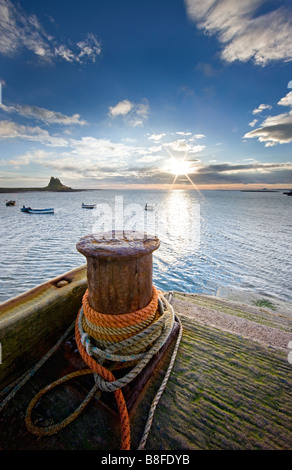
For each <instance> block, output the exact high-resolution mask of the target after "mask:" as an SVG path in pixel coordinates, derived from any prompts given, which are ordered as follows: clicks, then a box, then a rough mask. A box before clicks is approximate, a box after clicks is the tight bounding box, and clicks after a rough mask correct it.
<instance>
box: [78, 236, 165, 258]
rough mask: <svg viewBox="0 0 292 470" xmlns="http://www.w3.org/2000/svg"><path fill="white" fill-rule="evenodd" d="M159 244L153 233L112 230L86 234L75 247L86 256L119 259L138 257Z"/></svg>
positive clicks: (150, 251)
mask: <svg viewBox="0 0 292 470" xmlns="http://www.w3.org/2000/svg"><path fill="white" fill-rule="evenodd" d="M159 246H160V240H159V238H157V237H156V236H154V235H148V234H144V233H142V232H126V231H118V230H112V231H111V232H105V233H93V234H90V235H86V236H84V237H82V238H80V240H79V242H78V243H77V245H76V248H77V250H78V251H79V252H80V253H81V254H82V255H84V256H86V257H90V258H110V259H120V258H139V257H140V256H144V255H147V254H149V253H152V252H153V251H154V250H157V248H159Z"/></svg>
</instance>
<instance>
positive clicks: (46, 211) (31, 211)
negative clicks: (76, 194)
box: [20, 207, 54, 214]
mask: <svg viewBox="0 0 292 470" xmlns="http://www.w3.org/2000/svg"><path fill="white" fill-rule="evenodd" d="M20 210H21V212H26V213H28V214H54V209H53V208H51V209H30V208H29V207H22V208H21V209H20Z"/></svg>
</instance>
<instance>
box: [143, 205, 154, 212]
mask: <svg viewBox="0 0 292 470" xmlns="http://www.w3.org/2000/svg"><path fill="white" fill-rule="evenodd" d="M145 211H154V204H145Z"/></svg>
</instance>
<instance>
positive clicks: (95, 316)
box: [75, 286, 158, 450]
mask: <svg viewBox="0 0 292 470" xmlns="http://www.w3.org/2000/svg"><path fill="white" fill-rule="evenodd" d="M82 305H83V311H84V316H85V317H86V318H87V319H88V320H89V321H90V322H91V323H94V324H95V325H98V326H102V327H116V328H118V327H119V326H120V327H123V326H131V325H136V324H139V323H141V324H142V325H143V326H144V324H145V319H148V320H150V322H151V321H152V320H153V318H155V316H156V311H157V307H158V291H157V289H156V288H155V287H154V286H153V297H152V299H151V301H150V302H149V304H148V305H147V306H146V307H144V308H142V309H140V310H137V311H135V312H132V313H125V314H120V315H107V314H104V313H99V312H96V311H95V310H93V309H92V308H91V307H90V305H89V302H88V291H86V292H85V294H84V296H83V300H82ZM79 315H80V311H79V313H78V316H77V320H76V323H75V339H76V343H77V346H78V349H79V353H80V355H81V357H82V359H83V360H84V362H85V363H86V364H87V365H88V367H89V368H90V369H91V370H92V371H94V372H95V373H97V374H99V375H100V376H101V377H102V378H103V379H104V380H106V381H108V382H114V381H115V380H116V378H115V376H114V375H113V374H112V373H111V372H110V371H109V370H108V369H106V368H105V367H103V366H102V365H101V364H99V363H98V362H96V360H95V359H94V358H93V357H92V356H90V355H89V354H87V351H86V348H85V347H84V346H83V345H82V343H81V335H80V332H79V328H78V320H79ZM143 322H144V323H143ZM144 327H145V326H144ZM126 337H128V335H126ZM114 394H115V398H116V402H117V406H118V410H119V415H120V420H121V433H122V437H121V450H130V446H131V433H130V419H129V414H128V410H127V405H126V402H125V398H124V395H123V392H122V390H121V389H120V388H119V389H118V390H116V391H115V392H114Z"/></svg>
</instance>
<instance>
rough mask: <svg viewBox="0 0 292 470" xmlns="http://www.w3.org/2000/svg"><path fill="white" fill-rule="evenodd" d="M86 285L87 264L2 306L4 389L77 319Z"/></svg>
mask: <svg viewBox="0 0 292 470" xmlns="http://www.w3.org/2000/svg"><path fill="white" fill-rule="evenodd" d="M58 286H59V287H58ZM86 288H87V267H86V265H84V266H81V267H79V268H76V269H74V270H72V271H69V272H67V273H65V274H63V275H62V276H60V277H57V278H55V279H52V280H50V281H48V282H46V283H43V284H41V285H40V286H38V287H35V288H34V289H31V290H30V291H28V292H26V293H24V294H21V295H19V296H17V297H14V298H12V299H10V300H8V301H6V302H4V303H2V304H1V305H0V344H1V349H2V364H1V376H0V390H1V389H2V388H4V387H5V386H7V385H8V384H9V383H11V382H12V381H13V380H15V379H17V378H18V377H19V376H20V375H21V374H23V373H24V372H25V371H26V370H27V369H28V368H29V367H31V366H32V365H34V364H35V363H36V362H37V361H39V360H40V359H41V358H42V357H43V356H44V354H46V353H47V352H48V351H49V350H50V349H51V348H52V346H53V345H54V344H55V343H56V342H57V341H58V340H59V338H60V336H61V335H62V334H63V333H64V332H65V331H66V329H67V328H68V327H69V326H70V324H71V323H72V322H73V321H74V319H76V316H77V313H78V310H79V308H80V306H81V302H82V297H83V294H84V292H85V290H86Z"/></svg>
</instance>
